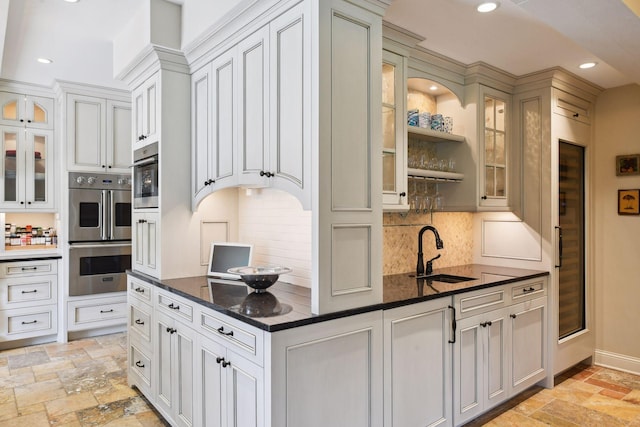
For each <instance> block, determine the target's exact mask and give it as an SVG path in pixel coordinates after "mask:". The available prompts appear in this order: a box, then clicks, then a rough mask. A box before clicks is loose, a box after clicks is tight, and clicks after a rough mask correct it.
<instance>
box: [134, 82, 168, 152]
mask: <svg viewBox="0 0 640 427" xmlns="http://www.w3.org/2000/svg"><path fill="white" fill-rule="evenodd" d="M159 82H160V74H159V73H156V74H154V75H153V76H152V77H150V78H148V79H146V80H145V81H144V83H142V84H141V85H140V86H138V87H137V88H136V89H135V90H134V91H133V96H132V98H133V106H132V107H133V128H132V130H133V133H132V134H133V149H134V150H135V149H137V148H140V147H143V146H145V145H147V144H151V143H152V142H157V141H158V140H159V139H160V127H159V126H160V117H159V114H160V111H161V109H160V106H159V103H160V93H159V91H160V84H159Z"/></svg>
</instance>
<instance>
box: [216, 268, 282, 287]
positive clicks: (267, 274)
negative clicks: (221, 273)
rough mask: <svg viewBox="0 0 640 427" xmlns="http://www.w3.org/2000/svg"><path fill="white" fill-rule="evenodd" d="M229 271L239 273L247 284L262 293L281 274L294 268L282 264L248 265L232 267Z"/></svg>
mask: <svg viewBox="0 0 640 427" xmlns="http://www.w3.org/2000/svg"><path fill="white" fill-rule="evenodd" d="M227 271H228V272H229V273H232V274H237V275H239V276H240V279H242V281H243V282H244V283H245V284H246V285H247V286H249V287H250V288H253V289H255V292H257V293H260V292H265V290H266V289H267V288H268V287H269V286H271V285H273V284H274V283H276V282H277V281H278V278H279V277H280V275H281V274H287V273H291V272H292V271H293V270H291V269H290V268H288V267H280V266H255V267H254V266H246V267H234V268H230V269H229V270H227Z"/></svg>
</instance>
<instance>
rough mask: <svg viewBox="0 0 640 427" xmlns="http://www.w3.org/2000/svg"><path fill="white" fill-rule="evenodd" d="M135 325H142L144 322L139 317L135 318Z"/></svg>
mask: <svg viewBox="0 0 640 427" xmlns="http://www.w3.org/2000/svg"><path fill="white" fill-rule="evenodd" d="M136 325H144V322H143V321H142V320H140V319H136Z"/></svg>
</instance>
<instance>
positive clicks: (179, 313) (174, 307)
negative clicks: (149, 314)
mask: <svg viewBox="0 0 640 427" xmlns="http://www.w3.org/2000/svg"><path fill="white" fill-rule="evenodd" d="M157 295H158V308H159V309H160V310H163V311H165V312H166V313H168V314H169V315H170V316H171V317H176V318H178V319H181V320H183V321H187V322H188V323H193V303H191V302H188V301H187V300H186V299H184V298H180V297H179V296H177V295H171V294H168V293H165V292H158V293H157Z"/></svg>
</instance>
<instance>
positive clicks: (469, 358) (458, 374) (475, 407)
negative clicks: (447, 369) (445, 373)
mask: <svg viewBox="0 0 640 427" xmlns="http://www.w3.org/2000/svg"><path fill="white" fill-rule="evenodd" d="M479 323H480V322H479V320H478V318H477V317H472V318H469V319H464V320H462V321H460V322H458V328H459V330H460V332H459V334H458V336H457V341H458V344H457V346H458V349H457V351H456V352H455V353H454V366H453V372H454V386H453V388H454V394H453V396H454V398H453V401H454V418H455V423H456V425H458V424H462V423H463V422H464V421H467V420H469V419H471V418H473V417H475V416H476V415H479V414H480V413H481V412H482V409H483V406H482V384H483V382H484V380H483V373H482V371H483V369H482V366H483V346H482V341H481V340H482V330H481V326H480V324H479Z"/></svg>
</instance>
